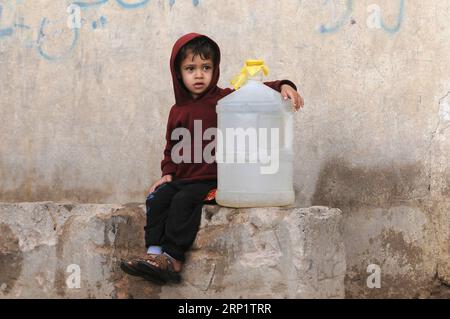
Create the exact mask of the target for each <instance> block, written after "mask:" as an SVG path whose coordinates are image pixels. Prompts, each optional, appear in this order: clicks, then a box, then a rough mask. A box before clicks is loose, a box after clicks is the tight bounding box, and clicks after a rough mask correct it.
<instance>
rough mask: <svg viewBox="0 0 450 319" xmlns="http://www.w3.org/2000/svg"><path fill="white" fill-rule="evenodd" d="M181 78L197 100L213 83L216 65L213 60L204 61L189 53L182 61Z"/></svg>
mask: <svg viewBox="0 0 450 319" xmlns="http://www.w3.org/2000/svg"><path fill="white" fill-rule="evenodd" d="M180 70H181V78H182V79H183V83H184V85H185V86H186V88H187V89H188V90H189V92H190V93H191V95H192V97H193V98H194V99H196V98H197V97H198V96H199V95H200V94H202V93H203V92H205V91H206V89H207V88H208V87H209V84H210V83H211V79H212V75H213V70H214V64H213V61H212V60H211V59H206V60H203V59H202V58H201V57H200V55H196V56H195V57H194V54H193V53H192V52H191V51H189V52H188V54H187V56H186V57H185V58H184V60H183V61H181V65H180Z"/></svg>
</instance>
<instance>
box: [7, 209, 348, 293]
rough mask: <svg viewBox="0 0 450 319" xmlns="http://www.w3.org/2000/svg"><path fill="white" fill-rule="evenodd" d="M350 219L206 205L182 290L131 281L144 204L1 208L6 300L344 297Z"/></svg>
mask: <svg viewBox="0 0 450 319" xmlns="http://www.w3.org/2000/svg"><path fill="white" fill-rule="evenodd" d="M341 215H342V214H341V211H340V210H338V209H330V208H327V207H311V208H251V209H230V208H224V207H219V206H205V208H204V211H203V215H202V221H201V226H200V230H199V233H198V235H197V238H196V241H195V243H194V245H193V247H192V250H191V251H190V253H189V255H188V260H187V263H186V264H185V267H184V270H183V273H182V276H183V281H182V283H181V284H178V285H167V286H157V285H155V284H152V283H150V282H148V281H145V280H144V279H140V278H137V277H131V276H128V275H126V274H124V273H123V272H122V271H121V270H120V268H119V261H120V260H121V259H122V258H128V257H131V256H135V255H140V254H142V253H143V252H144V251H145V248H144V236H143V227H144V223H145V207H144V205H140V204H126V205H100V204H72V203H54V202H37V203H0V234H1V236H0V297H1V298H344V296H345V290H344V277H345V271H346V263H345V249H344V243H343V239H342V234H341V226H340V223H341Z"/></svg>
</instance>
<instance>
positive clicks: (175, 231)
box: [144, 180, 217, 261]
mask: <svg viewBox="0 0 450 319" xmlns="http://www.w3.org/2000/svg"><path fill="white" fill-rule="evenodd" d="M214 188H217V181H216V180H214V181H196V182H184V181H179V180H178V181H172V182H169V183H165V184H163V185H161V186H159V187H158V188H156V190H155V191H154V192H153V193H150V194H149V195H148V197H147V200H146V206H147V225H146V226H145V227H144V230H145V246H146V247H147V248H148V247H149V246H162V251H163V252H166V253H168V254H169V255H170V256H172V257H173V258H175V259H177V260H180V261H185V256H184V254H185V253H186V251H187V250H188V249H189V248H190V247H191V245H192V243H193V242H194V240H195V237H196V235H197V232H198V228H199V226H200V220H201V213H202V207H203V200H204V198H205V197H206V195H207V194H208V192H209V191H210V190H211V189H214Z"/></svg>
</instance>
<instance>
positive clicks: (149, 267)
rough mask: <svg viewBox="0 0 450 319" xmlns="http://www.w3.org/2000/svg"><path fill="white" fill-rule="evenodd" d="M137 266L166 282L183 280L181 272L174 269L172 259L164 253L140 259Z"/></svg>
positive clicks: (149, 274) (147, 273)
mask: <svg viewBox="0 0 450 319" xmlns="http://www.w3.org/2000/svg"><path fill="white" fill-rule="evenodd" d="M137 267H138V268H139V269H140V270H141V271H142V272H144V273H145V274H146V275H148V276H150V277H152V278H155V279H157V280H161V281H163V282H164V283H167V282H173V283H180V282H181V276H180V273H179V272H176V271H175V270H174V268H173V263H172V260H171V259H170V258H169V257H167V256H166V255H164V254H161V255H157V256H156V257H154V258H147V259H141V260H140V261H138V263H137Z"/></svg>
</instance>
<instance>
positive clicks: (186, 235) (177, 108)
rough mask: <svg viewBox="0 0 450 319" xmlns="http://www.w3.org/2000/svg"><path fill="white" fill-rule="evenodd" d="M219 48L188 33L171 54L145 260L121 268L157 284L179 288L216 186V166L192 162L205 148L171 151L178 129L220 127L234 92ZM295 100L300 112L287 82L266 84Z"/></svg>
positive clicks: (299, 104)
mask: <svg viewBox="0 0 450 319" xmlns="http://www.w3.org/2000/svg"><path fill="white" fill-rule="evenodd" d="M219 64H220V49H219V46H218V45H217V44H216V43H215V42H214V41H213V40H211V39H210V38H209V37H207V36H204V35H201V34H197V33H189V34H186V35H184V36H183V37H181V38H180V39H178V41H177V42H176V43H175V45H174V47H173V49H172V55H171V58H170V70H171V72H172V81H173V87H174V92H175V100H176V104H175V105H173V106H172V108H171V110H170V113H169V120H168V123H167V132H166V146H165V149H164V159H163V160H162V162H161V170H162V177H161V179H159V180H158V181H157V182H155V183H154V184H153V185H152V186H151V187H150V189H149V195H148V197H147V200H146V208H147V224H146V226H145V227H144V230H145V245H146V247H147V254H146V255H145V256H143V257H142V258H136V259H132V260H129V261H122V262H121V268H122V270H123V271H125V272H126V273H128V274H130V275H134V276H141V277H144V278H146V279H148V280H151V281H153V282H157V283H160V284H164V283H167V282H174V283H178V282H180V280H181V276H180V272H181V270H182V265H183V262H184V261H185V253H186V251H187V250H188V249H189V248H190V246H191V245H192V243H193V242H194V240H195V237H196V235H197V231H198V227H199V224H200V218H201V212H202V206H203V204H204V198H205V196H206V195H207V194H208V193H209V192H210V191H211V190H213V189H215V188H216V187H217V166H216V163H206V162H205V160H204V159H202V160H201V163H197V162H196V161H194V160H193V157H194V153H195V152H194V148H195V147H197V148H198V147H201V148H202V154H203V149H204V147H205V146H206V145H207V144H208V143H209V141H202V145H194V138H192V142H191V154H192V155H191V157H192V158H191V161H190V162H189V163H186V162H181V163H179V161H175V160H174V159H173V158H172V157H171V151H172V148H173V147H174V145H175V144H176V143H177V140H173V139H172V138H171V136H172V132H173V131H174V130H175V129H176V128H185V129H188V130H189V132H190V133H191V136H193V135H194V120H201V121H202V122H201V123H202V132H201V133H202V136H203V132H204V131H205V130H207V129H208V128H211V127H212V128H215V127H217V114H216V109H215V107H216V104H217V101H218V100H220V99H221V98H223V97H225V96H226V95H228V94H230V93H232V92H233V91H234V90H232V89H230V88H226V89H221V88H219V87H218V86H217V82H218V80H219V75H220V69H219ZM264 84H266V85H267V86H269V87H271V88H273V89H275V90H277V91H278V92H281V94H282V95H283V97H284V98H285V99H287V98H290V99H292V103H293V105H294V107H295V109H296V110H298V109H299V108H300V107H302V106H303V99H302V97H301V96H300V95H299V94H298V93H297V91H296V86H295V85H294V84H293V83H292V82H291V81H289V80H283V81H273V82H264Z"/></svg>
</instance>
